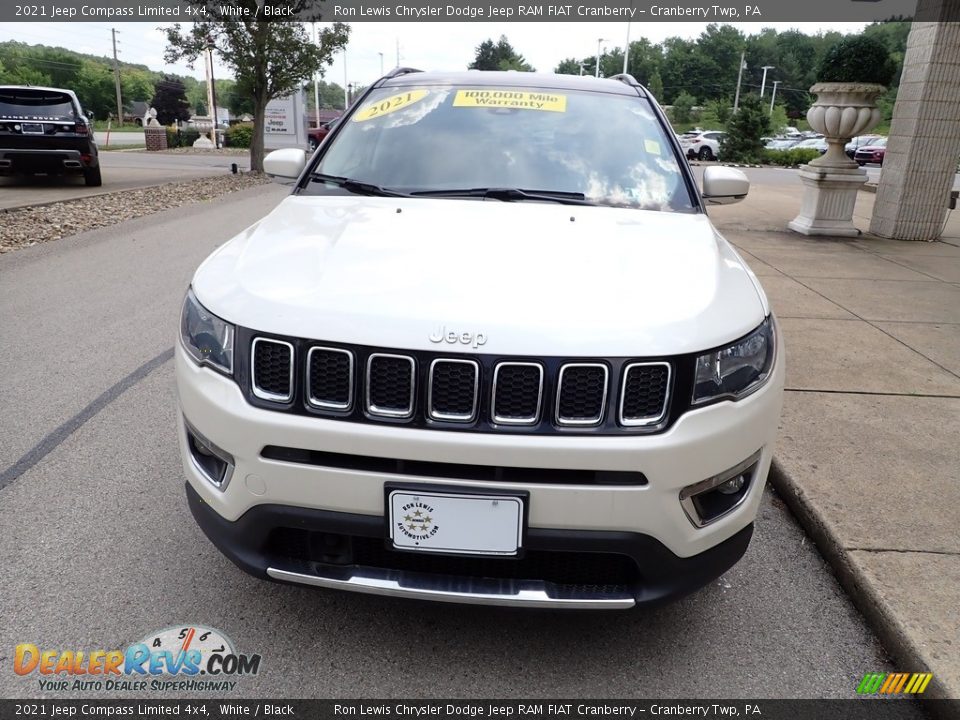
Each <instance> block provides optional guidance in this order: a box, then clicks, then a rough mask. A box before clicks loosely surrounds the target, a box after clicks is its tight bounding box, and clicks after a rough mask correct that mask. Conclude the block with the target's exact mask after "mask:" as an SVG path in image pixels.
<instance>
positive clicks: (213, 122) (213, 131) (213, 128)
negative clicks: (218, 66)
mask: <svg viewBox="0 0 960 720" xmlns="http://www.w3.org/2000/svg"><path fill="white" fill-rule="evenodd" d="M206 50H207V57H206V66H205V67H204V69H205V70H206V75H207V110H208V111H209V113H210V144H211V145H213V147H217V108H216V107H214V104H213V103H214V99H213V53H212V52H211V51H210V41H209V38H208V40H207V46H206Z"/></svg>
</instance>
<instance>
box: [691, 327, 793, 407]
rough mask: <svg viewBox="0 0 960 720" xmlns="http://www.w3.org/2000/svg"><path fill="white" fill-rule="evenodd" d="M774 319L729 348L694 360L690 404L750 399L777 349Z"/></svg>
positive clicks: (763, 377) (763, 379)
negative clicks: (694, 375)
mask: <svg viewBox="0 0 960 720" xmlns="http://www.w3.org/2000/svg"><path fill="white" fill-rule="evenodd" d="M774 343H775V333H774V329H773V319H772V317H771V316H768V317H767V319H766V320H764V321H763V323H762V324H761V325H760V327H758V328H757V329H756V330H754V331H753V332H752V333H750V334H749V335H747V336H746V337H745V338H743V339H741V340H738V341H737V342H735V343H734V344H733V345H730V346H729V347H725V348H722V349H720V350H714V351H713V352H709V353H707V354H705V355H701V356H700V357H698V358H697V370H696V377H695V378H694V385H693V401H692V402H693V404H694V405H702V404H703V403H705V402H708V401H710V400H718V399H721V398H730V399H732V400H736V399H738V398H741V397H744V396H745V395H749V394H750V393H751V392H753V391H754V390H756V389H757V388H758V387H760V386H761V385H762V384H763V383H764V382H765V381H766V379H767V377H769V375H770V368H771V367H772V366H773V357H774V352H775V350H776V348H775V347H774Z"/></svg>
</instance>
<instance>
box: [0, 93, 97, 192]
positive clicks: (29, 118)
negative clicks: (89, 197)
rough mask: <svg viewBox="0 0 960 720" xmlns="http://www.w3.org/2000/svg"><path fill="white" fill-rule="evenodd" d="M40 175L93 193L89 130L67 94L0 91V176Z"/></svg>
mask: <svg viewBox="0 0 960 720" xmlns="http://www.w3.org/2000/svg"><path fill="white" fill-rule="evenodd" d="M40 174H42V175H83V179H84V181H85V182H86V184H87V185H89V186H91V187H99V186H100V185H101V183H102V180H101V177H100V159H99V156H98V150H97V143H96V140H95V138H94V134H93V125H92V123H91V122H90V121H89V120H88V119H87V117H86V116H85V115H84V113H83V110H82V109H81V107H80V101H79V100H77V96H76V95H75V94H74V93H73V91H71V90H64V89H61V88H49V87H32V86H21V85H0V175H40Z"/></svg>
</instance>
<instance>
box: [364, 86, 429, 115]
mask: <svg viewBox="0 0 960 720" xmlns="http://www.w3.org/2000/svg"><path fill="white" fill-rule="evenodd" d="M428 94H429V90H411V91H409V92H405V93H400V94H399V95H391V96H390V97H388V98H384V99H383V100H377V101H376V102H372V103H369V104H367V105H364V106H363V107H362V108H360V109H359V110H357V112H355V113H354V115H353V121H354V122H363V121H364V120H374V119H375V118H378V117H380V116H381V115H389V114H390V113H392V112H396V111H397V110H403V109H404V108H405V107H410V106H411V105H413V104H414V103H417V102H420V101H421V100H423V99H424V98H425V97H426V96H427V95H428Z"/></svg>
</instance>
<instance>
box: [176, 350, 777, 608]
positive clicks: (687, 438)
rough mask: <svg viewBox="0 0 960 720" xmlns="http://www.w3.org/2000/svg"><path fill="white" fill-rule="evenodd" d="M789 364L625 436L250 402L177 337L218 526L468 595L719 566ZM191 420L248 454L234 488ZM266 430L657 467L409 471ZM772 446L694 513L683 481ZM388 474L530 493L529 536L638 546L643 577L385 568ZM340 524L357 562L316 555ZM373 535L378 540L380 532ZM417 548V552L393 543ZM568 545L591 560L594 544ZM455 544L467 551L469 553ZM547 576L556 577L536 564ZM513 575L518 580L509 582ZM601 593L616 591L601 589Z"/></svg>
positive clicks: (213, 526)
mask: <svg viewBox="0 0 960 720" xmlns="http://www.w3.org/2000/svg"><path fill="white" fill-rule="evenodd" d="M783 368H784V363H783V360H782V353H781V354H779V357H778V359H777V362H776V365H775V367H774V371H773V376H772V377H771V378H770V380H769V381H768V382H767V384H766V385H765V386H764V387H763V388H761V389H760V390H758V391H756V392H755V393H753V394H752V395H750V396H749V397H746V398H744V399H742V400H740V401H739V402H736V403H731V402H720V403H716V404H714V405H710V406H707V407H703V408H700V409H697V410H692V411H690V412H688V413H686V414H685V415H684V416H682V417H681V418H680V419H679V420H678V421H677V422H676V423H675V424H674V425H673V426H672V427H671V428H670V429H669V430H667V431H666V432H663V433H658V434H653V435H644V436H636V435H633V436H624V437H615V436H600V437H591V436H555V435H554V436H545V435H531V436H525V435H506V434H505V435H497V434H495V433H468V432H457V433H452V432H438V431H431V430H426V429H413V428H404V427H396V426H384V425H374V424H362V423H346V422H341V421H337V420H329V419H324V418H317V417H306V416H301V415H295V414H289V413H278V412H273V411H270V410H264V409H260V408H256V407H253V406H251V405H250V404H249V403H247V402H246V400H245V399H244V397H243V394H242V393H241V391H240V389H239V387H238V386H237V385H236V383H235V382H233V381H232V380H231V379H229V378H225V377H223V376H221V375H219V374H217V373H216V372H213V371H211V370H210V369H208V368H202V367H198V366H197V365H195V364H194V363H193V362H192V361H191V360H190V359H189V358H188V356H187V355H186V353H185V351H184V350H183V349H182V347H180V346H179V344H178V346H177V350H176V375H177V385H178V391H179V396H180V404H181V409H182V417H181V418H180V433H179V435H180V445H181V455H182V459H183V467H184V472H185V474H186V477H187V481H188V495H189V497H190V502H191V508H192V509H193V512H194V515H195V517H196V518H197V521H198V522H199V523H200V525H201V526H202V527H203V528H204V530H205V531H206V532H207V534H208V535H209V536H210V538H211V540H213V542H214V543H215V544H216V545H217V546H218V547H219V548H220V549H221V550H222V551H223V552H224V553H225V554H226V555H227V556H228V557H230V558H231V559H233V560H234V562H236V563H237V564H238V565H239V566H240V567H241V568H243V569H245V570H247V571H248V572H251V573H253V574H255V575H257V576H260V577H269V578H272V579H275V580H281V581H289V582H298V583H303V584H308V585H320V586H324V587H337V588H343V589H351V590H359V591H364V592H379V593H383V594H403V595H406V596H412V597H422V598H428V599H452V600H457V601H462V602H471V601H472V602H486V603H498V604H527V605H537V604H546V605H554V606H555V605H556V604H557V601H558V599H563V600H565V601H566V606H568V607H594V606H599V607H628V606H630V605H633V604H635V603H637V602H641V603H650V602H657V601H659V600H665V599H669V598H672V597H676V596H678V595H681V594H683V593H686V592H689V591H690V590H692V589H694V588H696V587H698V586H702V585H703V584H705V583H707V582H709V581H710V580H711V579H712V578H714V577H716V576H717V575H719V574H721V573H722V572H724V571H725V570H726V569H727V568H729V567H730V566H731V565H733V564H734V563H735V562H736V560H737V559H738V558H739V557H740V556H741V555H742V554H743V552H744V550H745V549H746V546H747V543H748V542H749V538H750V534H751V532H752V523H753V520H754V517H755V516H756V512H757V508H758V506H759V503H760V499H761V495H762V491H763V486H764V483H765V480H766V476H767V472H768V470H769V466H770V461H771V459H772V454H773V443H774V440H775V436H776V431H777V425H778V419H779V414H780V405H781V398H782V389H783V379H784V378H783V375H784V373H783ZM184 420H186V422H188V423H189V424H190V426H192V427H193V428H195V429H196V430H197V431H199V432H200V433H201V434H202V435H203V436H204V437H205V438H206V439H207V440H209V441H210V442H211V443H213V444H214V445H216V446H217V447H219V448H221V449H222V450H224V451H225V452H227V453H229V454H230V455H231V456H232V458H233V460H234V467H233V470H232V473H231V476H230V481H229V483H228V484H226V486H225V487H224V488H222V489H218V488H216V487H214V486H213V485H212V484H211V483H210V482H209V481H207V479H206V478H205V477H204V476H203V474H202V473H201V472H200V471H199V470H198V468H197V466H196V465H195V463H194V462H193V461H192V459H191V456H190V454H189V449H188V447H187V445H188V443H187V440H186V429H185V427H186V426H185V422H184ZM267 446H279V447H287V448H300V449H305V450H309V451H316V452H317V453H335V454H338V455H339V456H340V457H343V456H351V455H352V456H362V457H367V458H370V457H373V458H395V459H404V460H414V461H422V462H424V463H456V464H470V465H491V464H495V465H497V466H505V467H515V468H539V469H543V470H545V471H546V473H547V474H549V470H550V469H555V470H571V469H576V470H595V471H596V470H606V471H619V472H632V473H643V475H644V476H645V478H646V479H647V483H646V484H644V485H602V484H590V485H578V484H563V483H551V482H549V481H548V482H503V481H499V482H498V481H479V480H467V479H450V478H446V477H444V478H439V477H432V478H425V477H423V476H419V475H413V474H403V473H401V472H397V471H391V472H386V471H384V472H378V471H373V470H370V469H363V470H357V469H350V468H349V467H344V466H339V467H331V466H325V465H323V464H320V463H316V464H314V463H297V462H287V461H282V460H275V459H269V458H267V457H264V453H263V450H264V448H265V447H267ZM758 451H759V460H758V462H757V465H756V470H755V472H754V474H753V478H752V481H751V483H750V486H749V491H748V492H747V494H746V496H745V497H744V499H743V501H742V502H741V503H740V504H739V505H738V506H737V507H736V508H735V509H734V510H733V511H731V512H729V513H728V514H726V515H724V516H723V517H721V518H720V519H718V520H716V521H715V522H712V523H711V524H709V525H707V526H705V527H696V526H695V525H694V524H693V523H692V522H691V521H690V519H689V518H688V517H687V515H686V514H685V513H684V510H683V507H682V506H681V503H680V492H681V490H682V489H683V488H685V487H688V486H690V485H692V484H695V483H698V482H701V481H703V480H704V479H705V478H710V477H711V476H714V475H716V474H718V473H722V472H723V471H724V470H727V469H729V468H732V467H734V466H736V465H737V464H738V463H742V462H743V461H744V460H745V459H747V458H750V457H751V456H754V455H755V454H756V453H757V452H758ZM386 483H400V484H402V483H411V484H417V485H421V486H422V485H433V486H435V487H436V488H437V489H441V488H442V489H444V490H447V491H450V490H452V491H456V490H458V489H461V490H476V489H481V490H484V491H486V492H490V493H496V492H498V491H499V492H502V493H513V492H517V491H519V492H523V493H526V494H527V496H528V503H527V513H528V515H527V521H526V535H525V538H526V540H525V544H524V551H525V552H529V553H531V555H533V554H537V553H541V552H542V553H558V552H571V553H577V554H580V555H583V554H585V553H586V554H589V553H600V554H602V555H604V557H605V560H604V561H607V560H610V561H611V562H614V561H613V560H612V559H611V558H612V556H620V557H626V558H629V559H630V560H631V565H632V567H633V569H634V570H635V576H634V577H633V578H632V580H631V578H626V580H631V581H630V582H620V581H619V580H618V581H617V582H614V583H611V584H612V585H614V586H616V587H615V589H614V590H613V597H608V593H605V592H604V591H602V589H601V590H597V589H596V588H597V587H600V586H602V585H605V584H606V583H602V582H600V580H601V579H602V577H593V576H591V575H590V574H589V573H587V574H586V575H584V576H577V577H572V578H566V576H563V577H561V578H560V579H561V580H564V579H572V580H573V581H574V582H572V583H565V582H555V583H554V585H557V586H566V585H576V586H582V585H590V586H592V587H593V589H592V590H591V591H590V593H589V597H585V596H583V595H576V596H575V597H569V596H570V594H571V593H572V592H574V591H570V590H563V589H562V588H561V589H560V590H557V589H556V588H554V590H550V589H549V588H548V587H546V586H544V585H543V584H542V583H541V584H540V585H538V586H537V587H533V586H530V585H529V584H524V582H523V581H526V580H527V579H528V578H527V577H510V578H500V579H499V580H497V581H495V583H494V585H493V586H490V585H489V584H485V583H487V581H482V580H481V579H480V578H483V577H487V578H489V577H500V576H499V575H497V574H490V573H488V572H486V571H484V572H481V573H480V574H479V575H478V574H477V573H476V572H467V571H464V572H460V573H458V572H456V568H455V567H453V566H450V567H447V566H445V567H444V568H443V570H442V572H437V573H433V574H432V577H427V578H425V577H423V575H424V574H427V575H430V574H431V573H423V572H421V570H422V568H420V567H419V566H417V565H416V563H414V564H413V565H410V566H409V567H407V568H406V569H404V570H403V571H399V570H396V568H390V567H387V568H385V569H386V571H387V572H386V574H384V572H383V570H384V567H383V566H384V564H385V563H384V562H381V561H383V559H384V558H383V555H382V553H383V552H392V551H387V550H385V549H384V547H383V546H384V541H385V539H386V537H387V528H386V522H385V520H384V515H385V502H384V498H385V494H384V486H385V484H386ZM276 528H287V529H292V530H298V531H302V533H307V536H306V539H304V536H303V535H302V533H301V536H300V539H298V540H296V541H295V543H294V544H297V543H299V544H300V545H304V543H306V545H305V547H306V548H307V550H306V551H304V550H303V547H301V548H300V549H299V550H297V549H296V548H294V550H296V551H295V552H287V551H284V552H283V553H278V552H277V550H276V547H275V545H273V544H271V543H274V541H275V539H276V538H271V537H270V533H271V532H272V530H273V529H276ZM264 533H266V535H264ZM331 534H332V535H338V536H343V537H344V538H345V539H344V540H343V541H342V542H343V543H345V547H346V550H345V551H344V552H345V553H346V554H344V555H342V556H340V558H339V559H340V560H343V562H341V563H340V565H339V566H338V567H335V566H336V563H334V564H333V566H331V565H330V564H329V563H319V564H318V563H317V561H316V553H313V555H311V548H313V549H314V550H315V549H316V548H315V545H316V538H318V537H320V538H323V537H324V535H331ZM311 538H312V539H311ZM354 538H362V539H363V538H365V539H366V540H356V541H355V540H354ZM370 540H373V541H375V542H374V543H373V545H371V543H370V542H369V541H370ZM336 542H341V541H340V540H337V541H336ZM356 543H360V544H361V545H363V547H364V548H365V552H367V551H369V553H375V554H377V553H379V554H378V555H377V559H378V562H379V563H380V564H379V565H377V564H374V565H370V564H369V563H368V564H363V563H357V562H354V561H353V559H352V557H351V555H350V552H351V551H352V550H353V549H355V548H353V545H355V544H356ZM374 545H376V546H377V547H374ZM287 549H288V550H289V548H287ZM411 554H412V555H418V554H417V553H394V556H396V555H404V556H409V555H411ZM391 557H393V556H391ZM550 557H555V556H550ZM597 557H598V558H599V556H597ZM393 559H394V560H396V557H393ZM547 559H548V560H549V559H550V558H549V557H548V558H547ZM568 559H570V560H571V561H576V562H580V560H582V559H583V558H580V559H577V558H572V557H571V558H568ZM456 560H457V562H460V563H461V565H463V567H469V565H468V564H467V563H466V561H465V560H463V558H457V559H456ZM500 562H507V563H509V562H515V561H511V560H506V561H500ZM386 564H389V563H386ZM614 564H615V562H614ZM321 566H322V567H321ZM378 567H379V568H380V569H379V570H376V568H378ZM503 567H504V566H502V565H498V566H497V568H498V569H502V568H503ZM371 568H373V570H371ZM451 568H452V570H453V571H452V572H449V570H451ZM271 569H272V570H271ZM374 570H376V571H374ZM477 572H480V571H479V570H478V571H477ZM398 573H399V574H398ZM508 574H511V573H508ZM512 574H516V573H512ZM521 575H522V573H521ZM534 578H535V579H537V580H542V578H538V576H536V575H534ZM622 579H624V578H621V580H622ZM586 581H589V582H586ZM498 583H499V584H498ZM503 583H506V585H504V584H503ZM625 587H626V591H625V590H624V588H625ZM497 588H500V590H497ZM503 588H508V590H509V592H507V593H504V592H502V589H503ZM492 591H494V592H492ZM491 594H492V595H494V596H496V597H491ZM465 596H469V597H470V598H472V599H466V597H465ZM514 596H516V597H514ZM518 598H519V599H518ZM587 600H590V602H587ZM599 600H603V601H604V602H594V601H599Z"/></svg>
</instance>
